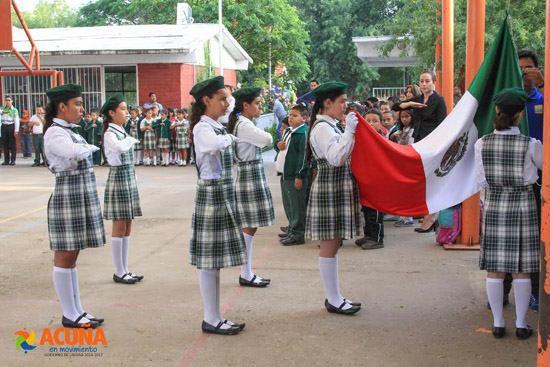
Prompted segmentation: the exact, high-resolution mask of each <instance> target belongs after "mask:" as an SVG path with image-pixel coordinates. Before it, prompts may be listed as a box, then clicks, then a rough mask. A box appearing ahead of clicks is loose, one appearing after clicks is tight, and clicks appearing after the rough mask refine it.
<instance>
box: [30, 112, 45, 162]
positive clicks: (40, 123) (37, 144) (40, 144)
mask: <svg viewBox="0 0 550 367" xmlns="http://www.w3.org/2000/svg"><path fill="white" fill-rule="evenodd" d="M30 123H31V126H32V142H33V144H34V164H33V165H32V166H33V167H38V166H40V165H45V164H46V163H45V162H46V160H45V159H44V109H43V108H42V106H40V105H39V106H36V114H34V115H32V117H31V120H30ZM40 156H42V163H40Z"/></svg>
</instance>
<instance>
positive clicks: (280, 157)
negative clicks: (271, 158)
mask: <svg viewBox="0 0 550 367" xmlns="http://www.w3.org/2000/svg"><path fill="white" fill-rule="evenodd" d="M292 131H293V130H292V127H287V128H286V130H285V132H284V133H283V139H282V140H281V141H284V142H285V149H284V150H279V152H278V153H277V159H275V169H276V170H277V172H279V173H283V172H284V171H285V161H286V153H287V152H288V142H289V141H290V137H291V135H292Z"/></svg>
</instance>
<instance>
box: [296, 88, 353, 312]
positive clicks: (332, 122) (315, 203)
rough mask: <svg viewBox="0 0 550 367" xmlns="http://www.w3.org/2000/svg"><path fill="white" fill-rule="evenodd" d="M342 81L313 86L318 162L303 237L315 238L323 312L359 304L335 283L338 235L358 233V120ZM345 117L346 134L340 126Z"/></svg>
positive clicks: (314, 150)
mask: <svg viewBox="0 0 550 367" xmlns="http://www.w3.org/2000/svg"><path fill="white" fill-rule="evenodd" d="M346 89H347V84H345V83H340V82H327V83H324V84H321V85H320V86H319V87H317V88H316V89H314V90H313V92H312V93H313V96H314V97H315V106H314V107H313V111H312V115H311V120H310V123H311V127H310V130H309V132H310V141H309V143H310V144H309V146H308V149H309V155H310V156H311V155H313V157H314V158H315V159H316V161H317V166H318V167H317V168H318V174H317V178H316V179H315V181H314V182H313V185H312V187H311V192H310V194H309V202H308V208H307V216H306V237H308V238H311V239H312V240H320V241H321V244H320V251H319V269H320V272H321V279H322V280H323V285H324V287H325V292H326V295H327V298H326V299H325V307H326V309H327V311H328V312H331V313H340V314H345V315H351V314H354V313H356V312H357V311H359V310H360V309H361V304H360V303H354V302H351V301H349V300H347V299H345V298H344V297H342V295H341V293H340V288H339V281H338V255H337V254H338V248H339V247H340V244H341V242H342V239H344V238H346V239H352V238H354V237H355V236H357V235H359V234H360V233H361V227H362V225H361V208H360V204H359V188H358V186H357V182H356V181H355V178H354V177H353V174H352V172H351V152H352V150H353V145H354V143H355V129H356V127H357V124H358V122H359V119H358V118H357V116H356V115H355V113H356V112H354V111H352V112H350V113H349V114H348V115H347V116H346V115H345V112H346V108H347V105H346V100H347V94H346ZM344 119H345V121H346V129H345V132H342V130H341V129H340V127H339V123H340V120H344Z"/></svg>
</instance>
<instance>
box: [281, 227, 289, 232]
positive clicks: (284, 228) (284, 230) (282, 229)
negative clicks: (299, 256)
mask: <svg viewBox="0 0 550 367" xmlns="http://www.w3.org/2000/svg"><path fill="white" fill-rule="evenodd" d="M279 229H280V230H281V231H283V232H288V226H286V227H279Z"/></svg>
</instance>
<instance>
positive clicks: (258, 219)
mask: <svg viewBox="0 0 550 367" xmlns="http://www.w3.org/2000/svg"><path fill="white" fill-rule="evenodd" d="M234 132H235V136H236V137H237V138H239V140H238V141H237V142H236V143H235V159H236V161H237V180H236V182H235V194H236V198H237V208H238V211H239V216H240V219H241V223H242V227H243V228H258V227H268V226H271V225H273V223H275V213H274V211H273V199H272V198H271V191H270V190H269V185H268V184H267V179H266V178H265V172H264V162H263V159H262V148H263V147H266V146H268V145H270V144H272V143H273V138H272V136H271V134H269V133H267V132H265V131H262V130H260V129H258V128H257V127H256V126H254V124H253V123H252V121H250V120H249V119H247V118H246V117H244V116H242V115H241V116H239V119H238V121H237V123H236V124H235V128H234Z"/></svg>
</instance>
